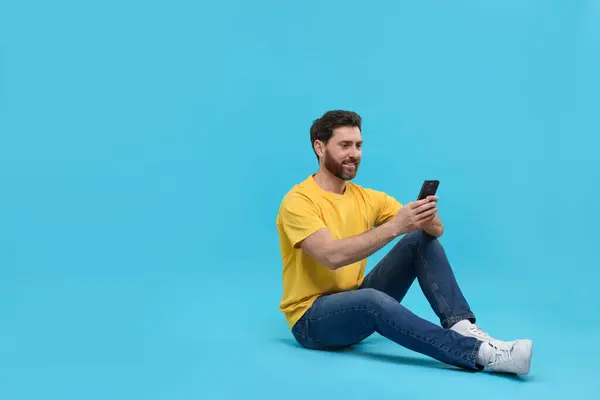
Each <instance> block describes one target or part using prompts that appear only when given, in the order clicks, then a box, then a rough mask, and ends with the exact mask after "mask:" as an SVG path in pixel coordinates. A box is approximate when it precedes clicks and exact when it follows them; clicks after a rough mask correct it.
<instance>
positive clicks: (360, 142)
mask: <svg viewBox="0 0 600 400" xmlns="http://www.w3.org/2000/svg"><path fill="white" fill-rule="evenodd" d="M362 143H363V141H362V140H359V141H358V142H356V144H362ZM340 144H352V140H342V141H341V142H340Z"/></svg>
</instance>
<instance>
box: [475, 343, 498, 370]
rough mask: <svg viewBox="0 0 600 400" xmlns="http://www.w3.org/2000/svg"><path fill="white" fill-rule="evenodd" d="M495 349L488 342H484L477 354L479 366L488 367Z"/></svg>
mask: <svg viewBox="0 0 600 400" xmlns="http://www.w3.org/2000/svg"><path fill="white" fill-rule="evenodd" d="M493 351H494V348H493V347H492V345H491V344H489V343H488V342H482V343H481V347H479V352H478V353H477V364H479V365H483V366H484V367H486V366H487V365H488V363H489V362H490V359H491V358H492V352H493Z"/></svg>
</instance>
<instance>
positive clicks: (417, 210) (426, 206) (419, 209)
mask: <svg viewBox="0 0 600 400" xmlns="http://www.w3.org/2000/svg"><path fill="white" fill-rule="evenodd" d="M436 206H437V202H435V201H429V200H428V201H427V202H426V203H424V204H423V205H421V206H419V207H417V208H415V213H416V214H421V213H422V212H425V211H427V210H430V209H432V208H434V207H436Z"/></svg>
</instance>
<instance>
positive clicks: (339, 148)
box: [323, 127, 362, 181]
mask: <svg viewBox="0 0 600 400" xmlns="http://www.w3.org/2000/svg"><path fill="white" fill-rule="evenodd" d="M361 156H362V136H361V133H360V129H359V128H358V127H340V128H336V129H335V130H334V131H333V135H332V136H331V139H329V142H328V143H327V146H325V151H324V154H323V166H324V167H325V168H326V169H327V170H328V171H329V172H331V173H332V174H333V175H334V176H336V177H338V178H339V179H341V180H344V181H349V180H352V179H354V177H355V176H356V173H357V171H358V166H359V165H360V159H361Z"/></svg>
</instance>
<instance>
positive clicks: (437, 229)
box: [423, 215, 444, 238]
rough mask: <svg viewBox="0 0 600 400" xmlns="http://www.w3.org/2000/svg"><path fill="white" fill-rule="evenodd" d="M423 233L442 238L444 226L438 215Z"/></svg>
mask: <svg viewBox="0 0 600 400" xmlns="http://www.w3.org/2000/svg"><path fill="white" fill-rule="evenodd" d="M423 231H425V232H426V233H428V234H429V235H431V236H433V237H436V238H439V237H440V236H442V235H443V233H444V225H443V224H442V221H441V220H440V217H439V215H436V216H435V218H434V219H433V220H432V221H431V222H430V223H428V224H426V225H425V226H424V227H423Z"/></svg>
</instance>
